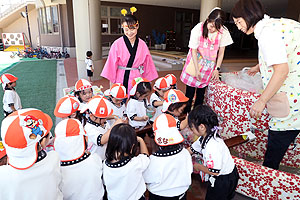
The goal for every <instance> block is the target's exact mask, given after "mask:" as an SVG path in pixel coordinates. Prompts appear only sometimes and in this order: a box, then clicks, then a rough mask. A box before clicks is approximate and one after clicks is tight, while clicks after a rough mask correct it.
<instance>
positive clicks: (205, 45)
mask: <svg viewBox="0 0 300 200" xmlns="http://www.w3.org/2000/svg"><path fill="white" fill-rule="evenodd" d="M202 32H203V24H202V26H201V36H200V43H199V47H198V49H197V51H198V53H197V57H198V60H199V58H200V54H201V59H200V64H201V66H202V68H201V69H200V74H201V80H200V81H199V80H198V79H197V78H196V77H194V76H191V75H189V74H188V73H186V72H185V71H186V67H187V65H188V64H189V63H190V61H191V60H192V49H190V50H189V53H188V55H187V58H186V62H185V65H184V67H183V70H182V73H181V76H180V79H181V81H182V82H183V83H184V84H186V85H188V86H191V87H197V88H204V87H206V86H207V85H208V83H209V81H210V78H211V76H212V72H213V71H214V69H215V66H216V59H217V55H218V50H219V46H220V39H221V35H222V33H223V29H221V30H220V32H217V35H216V37H215V39H214V40H210V39H209V38H208V37H207V38H206V39H205V38H204V37H203V36H202ZM199 52H200V54H199Z"/></svg>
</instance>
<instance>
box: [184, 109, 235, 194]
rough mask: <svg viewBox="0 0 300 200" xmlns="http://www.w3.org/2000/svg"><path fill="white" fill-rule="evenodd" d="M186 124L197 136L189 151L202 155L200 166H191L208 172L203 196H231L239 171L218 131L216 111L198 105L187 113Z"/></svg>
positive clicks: (197, 164)
mask: <svg viewBox="0 0 300 200" xmlns="http://www.w3.org/2000/svg"><path fill="white" fill-rule="evenodd" d="M188 123H189V127H190V129H191V130H192V131H193V133H194V134H195V135H197V136H199V139H198V140H197V141H196V142H194V143H193V144H192V146H191V148H189V151H190V153H191V154H192V153H200V154H203V160H204V164H203V165H201V164H199V163H196V164H194V168H195V169H196V170H200V171H202V172H204V173H206V174H209V175H210V178H209V181H210V183H211V184H210V185H209V186H208V189H207V193H206V199H216V200H218V199H233V197H234V195H235V189H236V187H237V183H238V179H239V174H238V171H237V168H236V166H235V164H234V161H233V159H232V157H231V155H230V152H229V149H228V147H227V146H226V144H225V143H224V141H223V140H222V139H221V137H220V136H219V134H218V130H219V129H220V128H219V122H218V117H217V115H216V113H215V112H214V111H213V110H212V109H211V108H210V107H208V106H206V105H199V106H197V107H196V108H194V109H193V110H192V111H191V112H190V113H189V116H188Z"/></svg>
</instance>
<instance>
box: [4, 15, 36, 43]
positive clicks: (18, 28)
mask: <svg viewBox="0 0 300 200" xmlns="http://www.w3.org/2000/svg"><path fill="white" fill-rule="evenodd" d="M24 11H25V10H24ZM28 17H29V24H30V32H31V40H32V46H33V47H34V48H35V47H37V46H38V41H39V32H38V23H37V11H36V9H33V10H32V11H30V12H29V13H28ZM2 31H3V33H25V35H26V36H27V38H28V40H29V34H28V28H27V21H26V18H23V17H22V16H21V15H20V17H19V18H18V19H17V20H15V21H14V22H13V23H11V24H10V25H9V26H7V27H5V28H3V29H2Z"/></svg>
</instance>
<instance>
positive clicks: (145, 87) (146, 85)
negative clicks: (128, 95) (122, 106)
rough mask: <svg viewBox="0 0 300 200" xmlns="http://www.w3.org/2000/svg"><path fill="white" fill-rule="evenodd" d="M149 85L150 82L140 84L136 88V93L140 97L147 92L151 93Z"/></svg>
mask: <svg viewBox="0 0 300 200" xmlns="http://www.w3.org/2000/svg"><path fill="white" fill-rule="evenodd" d="M151 89H152V88H151V84H150V82H140V83H138V85H137V86H136V92H138V93H139V94H140V95H143V94H146V93H147V92H151Z"/></svg>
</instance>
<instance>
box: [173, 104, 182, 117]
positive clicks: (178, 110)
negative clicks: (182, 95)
mask: <svg viewBox="0 0 300 200" xmlns="http://www.w3.org/2000/svg"><path fill="white" fill-rule="evenodd" d="M185 107H186V104H183V105H182V106H181V107H179V108H178V109H175V110H173V111H169V112H170V113H171V114H173V115H174V116H176V117H179V116H180V115H181V114H182V113H183V111H184V109H185Z"/></svg>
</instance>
